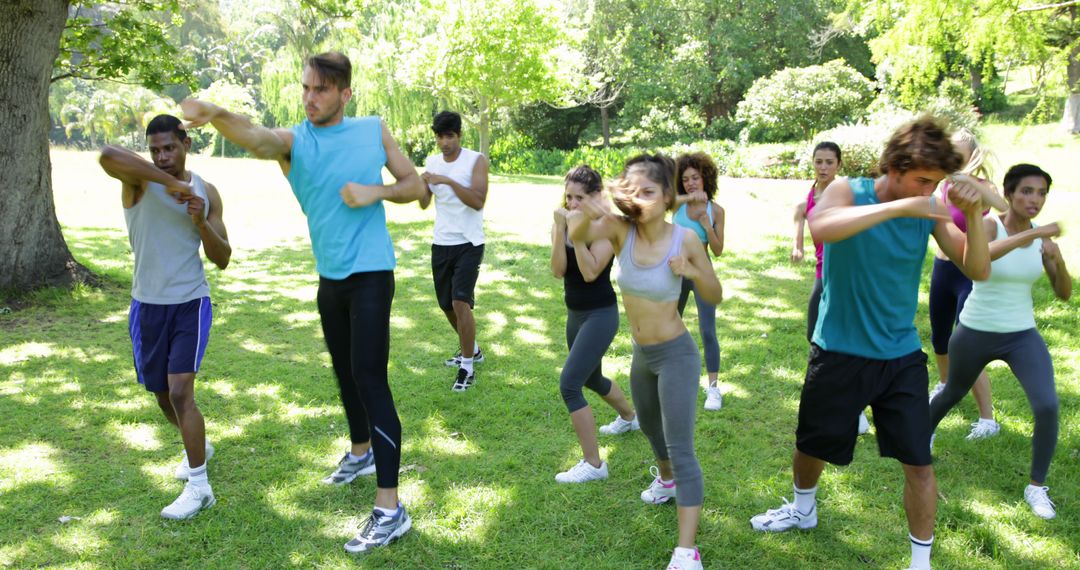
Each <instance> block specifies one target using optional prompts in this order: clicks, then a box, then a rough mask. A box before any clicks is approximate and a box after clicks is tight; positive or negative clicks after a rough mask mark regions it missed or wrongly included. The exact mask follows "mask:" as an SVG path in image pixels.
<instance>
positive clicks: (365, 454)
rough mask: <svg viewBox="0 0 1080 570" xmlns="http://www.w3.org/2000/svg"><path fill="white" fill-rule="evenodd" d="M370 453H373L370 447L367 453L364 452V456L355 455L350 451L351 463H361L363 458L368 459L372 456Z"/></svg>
mask: <svg viewBox="0 0 1080 570" xmlns="http://www.w3.org/2000/svg"><path fill="white" fill-rule="evenodd" d="M370 453H371V448H370V447H369V448H368V450H367V451H365V452H364V454H363V455H356V454H355V453H353V452H352V451H350V452H349V461H350V462H355V461H360V460H361V459H363V458H365V457H367V456H368V454H370Z"/></svg>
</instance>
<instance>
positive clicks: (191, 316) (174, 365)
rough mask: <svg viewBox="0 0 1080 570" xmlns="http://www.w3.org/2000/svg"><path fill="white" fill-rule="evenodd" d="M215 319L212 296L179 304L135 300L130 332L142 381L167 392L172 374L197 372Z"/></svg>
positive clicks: (138, 375)
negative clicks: (159, 303) (211, 303)
mask: <svg viewBox="0 0 1080 570" xmlns="http://www.w3.org/2000/svg"><path fill="white" fill-rule="evenodd" d="M212 321H213V311H212V309H211V307H210V297H203V298H201V299H192V300H191V301H188V302H186V303H180V304H178V305H153V304H150V303H140V302H139V301H136V300H134V299H132V301H131V308H130V309H129V310H128V331H129V332H130V333H131V348H132V353H133V354H134V356H135V375H136V376H137V377H138V379H139V384H142V385H143V386H145V387H146V389H147V390H149V391H150V392H168V391H169V374H188V373H193V372H198V371H199V365H200V364H201V363H202V359H203V354H205V353H206V343H207V341H209V340H210V323H211V322H212Z"/></svg>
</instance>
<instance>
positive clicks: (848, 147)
mask: <svg viewBox="0 0 1080 570" xmlns="http://www.w3.org/2000/svg"><path fill="white" fill-rule="evenodd" d="M906 120H907V119H906V118H905V119H904V121H906ZM900 123H903V121H900ZM900 123H897V124H896V125H893V124H882V123H878V124H876V125H868V124H859V125H843V126H839V127H836V128H834V129H829V130H828V131H825V132H823V133H820V134H818V136H816V137H814V140H813V141H812V142H811V144H809V145H808V146H807V147H806V148H805V151H804V152H803V153H802V154H801V155H800V157H799V159H800V163H801V164H804V165H805V168H806V169H807V170H808V172H811V173H812V172H813V160H814V158H813V155H812V153H813V150H814V146H816V145H817V143H819V142H821V141H832V142H834V143H836V144H837V145H839V146H840V153H841V156H842V157H843V160H841V161H840V162H841V164H840V171H839V174H840V175H841V176H873V175H874V174H875V171H876V169H877V164H878V159H880V158H881V151H882V150H883V149H884V148H885V142H886V141H888V140H889V136H890V135H891V134H892V133H893V131H894V130H895V129H896V127H897V126H899V124H900Z"/></svg>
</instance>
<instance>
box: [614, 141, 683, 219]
mask: <svg viewBox="0 0 1080 570" xmlns="http://www.w3.org/2000/svg"><path fill="white" fill-rule="evenodd" d="M632 170H640V171H641V173H642V174H643V175H644V176H645V178H648V179H649V180H651V181H653V182H655V183H657V184H659V185H660V188H661V189H662V190H663V192H664V203H665V204H666V206H667V209H668V210H670V209H671V208H672V207H673V206H674V205H675V161H674V160H671V157H668V156H665V155H663V154H660V153H656V154H639V155H637V156H635V157H633V158H631V159H630V160H627V161H626V165H624V166H623V171H622V175H620V176H619V179H618V180H617V181H615V183H614V184H610V185H609V186H608V187H609V190H610V191H611V197H612V199H613V200H614V201H615V207H617V208H618V209H619V210H620V211H622V213H623V214H625V215H626V217H627V219H629V220H631V221H637V220H638V218H640V217H641V205H640V204H638V203H637V202H636V201H635V199H634V198H633V196H632V195H629V194H627V193H626V190H627V187H626V177H627V175H629V174H630V171H632Z"/></svg>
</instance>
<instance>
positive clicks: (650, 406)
mask: <svg viewBox="0 0 1080 570" xmlns="http://www.w3.org/2000/svg"><path fill="white" fill-rule="evenodd" d="M609 190H610V192H611V194H612V197H613V198H614V199H615V204H616V206H618V208H619V210H621V211H622V214H623V215H619V214H618V213H617V212H614V211H613V210H612V208H611V205H610V202H609V201H607V200H606V199H605V198H604V197H602V196H600V195H599V194H594V195H590V196H589V197H588V198H587V199H586V200H585V202H584V204H583V207H582V208H581V210H579V211H577V212H571V213H570V214H569V215H568V216H567V225H568V229H569V235H570V239H571V240H573V241H579V240H580V241H586V242H594V241H599V240H603V239H606V240H609V241H610V242H611V244H612V246H613V247H614V248H615V251H617V252H619V253H618V257H619V270H620V271H619V277H618V283H619V288H620V289H621V291H622V298H623V306H624V308H625V309H626V316H627V319H628V320H629V321H630V330H631V334H632V336H633V340H634V343H633V344H634V356H633V360H632V361H631V364H630V392H631V395H632V396H633V400H634V407H635V408H637V413H638V420H639V422H640V425H641V431H642V432H644V433H645V436H646V437H647V438H648V439H649V443H650V444H651V445H652V448H653V454H654V455H655V456H656V464H657V465H656V467H652V468H650V471H652V472H653V476H654V480H653V481H652V483H651V484H650V485H649V487H648V488H647V489H645V490H644V491H642V493H641V499H642V500H643V501H645V502H646V503H650V504H659V503H664V502H667V501H668V500H670V499H671V498H673V497H674V498H675V502H676V504H677V505H678V520H679V540H678V547H677V548H676V549H675V552H674V553H673V554H672V557H671V566H669V567H675V568H684V569H700V568H701V567H702V566H701V556H700V555H699V554H698V551H697V548H696V546H695V542H696V537H697V527H698V521H699V519H700V517H701V504H702V500H703V498H704V494H705V493H704V485H703V482H702V476H701V466H700V465H699V464H698V460H697V457H696V456H695V454H694V415H695V411H696V409H697V406H696V403H697V394H698V390H697V386H698V374H699V373H700V370H701V354H700V353H699V352H698V347H697V343H696V342H694V340H693V338H692V337H691V336H690V333H689V331H688V330H687V329H686V325H685V324H683V321H682V318H681V317H680V316H679V311H678V301H679V293H680V292H681V291H682V280H683V278H684V277H685V278H687V279H690V280H692V281H693V282H694V287H695V290H696V291H697V292H698V294H700V295H701V297H702V298H703V299H704V300H705V301H707V302H709V303H713V304H717V303H719V302H720V300H721V299H722V297H723V293H722V290H721V288H720V282H719V281H718V280H717V279H716V274H715V273H714V272H713V268H712V264H711V263H710V262H709V258H708V256H707V255H706V253H705V248H704V246H702V244H701V241H700V240H699V239H698V238H697V236H695V235H694V234H693V233H691V232H687V231H686V230H685V228H681V227H679V226H675V225H673V224H671V223H669V222H668V221H667V220H666V219H665V218H666V216H665V215H666V213H667V211H668V210H669V209H671V207H672V206H673V205H674V203H675V163H674V161H672V160H671V159H670V158H668V157H666V156H663V155H648V154H645V155H639V156H637V157H634V158H632V159H630V160H629V161H627V163H626V166H625V167H624V169H623V173H622V175H621V176H620V177H619V179H618V181H617V182H616V183H615V184H613V185H611V186H609ZM676 489H678V490H676Z"/></svg>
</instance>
